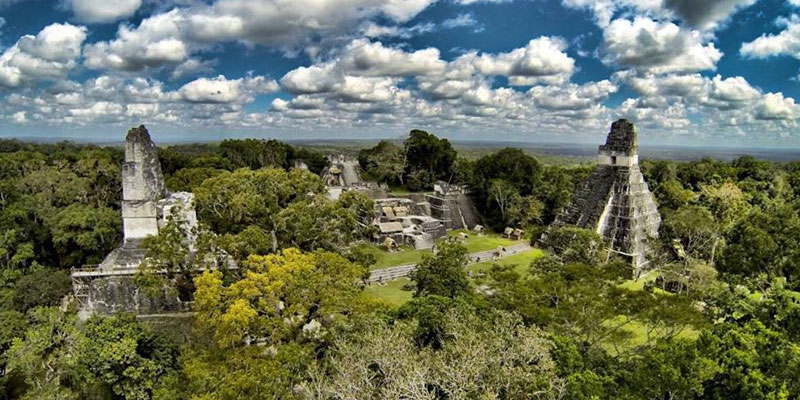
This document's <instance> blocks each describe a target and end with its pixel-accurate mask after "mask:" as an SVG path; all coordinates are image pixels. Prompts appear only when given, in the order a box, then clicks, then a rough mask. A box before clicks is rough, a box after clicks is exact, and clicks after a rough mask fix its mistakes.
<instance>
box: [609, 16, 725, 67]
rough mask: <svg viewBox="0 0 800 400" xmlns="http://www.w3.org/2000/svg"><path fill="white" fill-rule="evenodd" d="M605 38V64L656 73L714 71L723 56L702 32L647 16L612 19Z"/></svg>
mask: <svg viewBox="0 0 800 400" xmlns="http://www.w3.org/2000/svg"><path fill="white" fill-rule="evenodd" d="M603 39H604V45H603V53H604V56H603V61H604V62H605V63H606V64H609V65H612V64H613V65H617V66H623V67H632V68H635V69H637V70H642V71H650V72H654V73H668V72H693V71H703V70H714V69H716V64H717V62H718V61H719V60H720V58H722V52H721V51H719V50H718V49H717V48H716V47H715V46H714V44H713V43H705V39H706V38H705V37H704V35H702V34H701V33H700V32H698V31H687V30H684V29H682V28H680V27H679V26H677V25H675V24H673V23H671V22H657V21H653V20H651V19H649V18H644V17H637V18H635V19H634V20H632V21H631V20H627V19H616V20H614V21H612V22H611V24H610V25H609V26H608V27H606V29H605V30H604V32H603Z"/></svg>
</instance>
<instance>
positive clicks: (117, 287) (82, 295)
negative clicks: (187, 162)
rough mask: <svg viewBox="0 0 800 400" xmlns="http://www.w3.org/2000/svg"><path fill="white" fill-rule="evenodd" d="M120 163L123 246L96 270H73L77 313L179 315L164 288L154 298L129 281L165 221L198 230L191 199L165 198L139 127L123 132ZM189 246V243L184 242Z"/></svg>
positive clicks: (184, 195)
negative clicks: (146, 240) (147, 244)
mask: <svg viewBox="0 0 800 400" xmlns="http://www.w3.org/2000/svg"><path fill="white" fill-rule="evenodd" d="M125 140H126V143H125V161H124V163H123V164H122V226H123V242H122V245H121V246H120V247H119V248H117V249H115V250H114V251H112V252H111V253H110V254H109V255H108V256H107V257H106V258H105V259H104V260H103V262H102V263H101V264H100V265H92V266H84V267H81V268H75V269H73V271H72V285H73V292H74V294H75V297H76V298H77V300H78V305H79V307H80V310H81V313H82V314H83V315H84V316H86V315H89V314H91V313H95V312H99V313H113V312H117V311H133V312H136V313H138V314H156V313H162V312H169V311H179V310H180V309H181V308H182V304H181V302H180V301H179V300H178V298H177V295H175V294H174V293H171V291H170V290H168V288H165V290H164V293H163V296H158V297H157V298H153V297H152V296H145V295H144V294H143V293H140V290H139V288H138V287H137V286H136V284H135V283H134V282H133V278H134V276H135V275H136V272H137V271H138V269H139V267H140V266H141V265H142V263H143V262H144V260H145V251H144V249H143V248H142V240H143V239H144V238H146V237H147V236H150V235H157V234H158V231H159V228H161V227H162V226H164V224H166V223H167V221H168V219H169V218H174V219H175V220H177V221H178V222H180V223H182V224H185V227H186V228H188V229H187V230H189V231H191V230H192V228H194V227H196V225H197V215H196V213H195V210H194V195H193V194H192V193H188V192H178V193H169V192H168V191H167V189H166V188H165V187H164V176H163V175H162V173H161V164H160V162H159V160H158V149H157V148H156V146H155V144H154V143H153V141H152V140H151V139H150V134H149V133H148V132H147V129H146V128H145V127H144V126H140V127H138V128H133V129H131V130H129V131H128V135H127V136H126V138H125ZM187 240H188V241H189V245H190V247H191V245H192V242H193V239H192V238H191V237H189V238H187Z"/></svg>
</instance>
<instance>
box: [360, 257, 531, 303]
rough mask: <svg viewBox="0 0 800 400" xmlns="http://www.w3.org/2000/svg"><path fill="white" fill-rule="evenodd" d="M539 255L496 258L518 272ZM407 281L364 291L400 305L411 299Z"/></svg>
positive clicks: (476, 267)
mask: <svg viewBox="0 0 800 400" xmlns="http://www.w3.org/2000/svg"><path fill="white" fill-rule="evenodd" d="M541 256H542V251H541V250H539V249H533V250H529V251H526V252H522V253H519V254H515V255H513V256H509V257H506V258H502V259H500V260H498V261H497V263H498V264H502V265H512V264H517V269H518V271H520V273H525V272H526V271H527V270H528V266H530V264H531V261H533V260H535V259H536V258H538V257H541ZM491 266H492V263H491V262H484V263H478V264H473V265H470V266H468V267H467V269H468V270H471V271H478V270H486V269H489V268H490V267H491ZM409 282H411V281H410V280H409V279H408V278H402V279H396V280H393V281H389V282H386V284H384V285H378V284H372V285H371V286H369V287H367V288H366V289H365V290H364V292H365V293H366V294H367V295H369V296H372V297H375V298H378V299H381V300H385V301H387V302H389V303H391V304H395V305H402V304H404V303H405V302H407V301H409V300H411V297H412V295H413V293H412V292H411V291H405V290H403V289H402V288H403V286H404V285H405V284H407V283H409Z"/></svg>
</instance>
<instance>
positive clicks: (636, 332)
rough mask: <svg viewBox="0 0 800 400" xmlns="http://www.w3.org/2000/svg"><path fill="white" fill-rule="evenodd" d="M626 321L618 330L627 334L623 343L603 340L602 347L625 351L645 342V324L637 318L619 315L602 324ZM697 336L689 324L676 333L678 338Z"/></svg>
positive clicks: (698, 334) (689, 338) (691, 338)
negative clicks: (616, 344) (631, 318)
mask: <svg viewBox="0 0 800 400" xmlns="http://www.w3.org/2000/svg"><path fill="white" fill-rule="evenodd" d="M626 321H628V323H627V324H626V325H624V326H623V327H622V328H620V331H622V332H623V333H625V334H626V335H627V337H626V338H625V340H624V341H623V343H620V344H618V346H614V345H613V344H611V343H608V342H604V343H603V344H602V346H603V348H605V349H606V351H608V352H609V353H610V354H614V353H617V352H626V351H628V350H631V349H634V348H636V347H638V346H641V345H644V344H646V343H647V339H648V338H647V326H646V325H645V324H643V323H641V322H639V321H637V320H628V317H627V316H625V315H619V316H617V317H616V318H612V319H610V320H606V321H605V322H604V323H603V324H604V325H606V326H614V325H618V324H620V323H623V322H626ZM651 335H657V333H651ZM698 336H700V332H699V331H698V330H696V329H694V328H692V327H691V326H685V327H683V329H682V330H681V331H680V332H679V333H678V334H677V335H676V337H677V338H679V339H687V340H695V339H697V337H698ZM654 339H655V338H654V337H652V336H651V337H650V340H651V341H652V340H654Z"/></svg>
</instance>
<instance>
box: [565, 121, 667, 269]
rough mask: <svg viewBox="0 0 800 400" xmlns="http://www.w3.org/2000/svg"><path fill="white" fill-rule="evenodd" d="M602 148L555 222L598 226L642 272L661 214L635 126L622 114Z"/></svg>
mask: <svg viewBox="0 0 800 400" xmlns="http://www.w3.org/2000/svg"><path fill="white" fill-rule="evenodd" d="M598 153H599V154H598V164H597V166H596V167H595V168H594V171H593V172H592V174H591V175H590V176H589V178H588V179H587V180H586V182H584V184H583V186H582V187H581V188H580V189H579V190H578V192H577V193H576V194H575V196H574V197H573V199H572V202H571V204H570V205H569V206H568V207H567V208H566V209H565V210H564V211H563V212H562V213H561V214H560V215H559V216H558V217H557V218H556V221H555V222H554V223H553V225H554V226H563V225H574V226H577V227H580V228H584V229H590V230H593V231H595V232H597V233H598V234H600V235H601V236H603V237H604V238H605V239H606V240H607V243H608V246H609V251H610V252H612V253H617V254H620V255H622V256H624V257H625V258H627V259H628V260H630V261H631V263H632V264H633V269H634V275H635V276H638V275H639V274H640V273H641V271H642V270H644V269H646V268H647V264H648V263H649V260H648V258H649V255H650V249H649V248H648V244H647V239H648V238H650V237H657V236H658V228H659V225H660V224H661V216H660V215H659V213H658V208H657V207H656V203H655V201H654V200H653V195H652V193H650V190H649V189H648V187H647V183H646V182H645V181H644V177H643V176H642V173H641V171H640V170H639V146H638V142H637V138H636V128H635V127H634V126H633V124H632V123H630V122H628V121H627V120H624V119H621V120H619V121H617V122H614V123H613V124H612V125H611V132H609V134H608V137H607V138H606V144H604V145H601V146H600V150H599V152H598Z"/></svg>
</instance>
